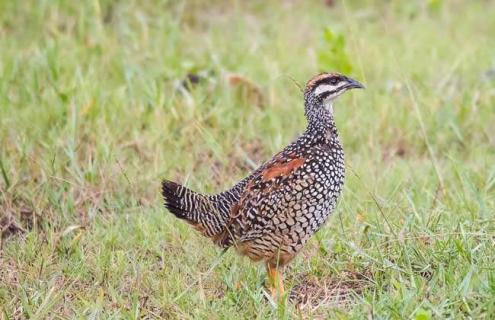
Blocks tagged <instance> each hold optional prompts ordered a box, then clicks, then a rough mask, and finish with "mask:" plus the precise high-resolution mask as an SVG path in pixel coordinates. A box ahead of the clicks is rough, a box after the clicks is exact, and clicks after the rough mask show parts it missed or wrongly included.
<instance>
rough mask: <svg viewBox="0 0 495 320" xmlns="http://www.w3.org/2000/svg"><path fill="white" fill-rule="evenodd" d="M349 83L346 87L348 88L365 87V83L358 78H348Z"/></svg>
mask: <svg viewBox="0 0 495 320" xmlns="http://www.w3.org/2000/svg"><path fill="white" fill-rule="evenodd" d="M347 81H348V84H347V85H346V88H348V89H364V88H365V87H364V86H363V84H362V83H361V82H359V81H357V80H354V79H351V78H347Z"/></svg>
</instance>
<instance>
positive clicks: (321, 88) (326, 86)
mask: <svg viewBox="0 0 495 320" xmlns="http://www.w3.org/2000/svg"><path fill="white" fill-rule="evenodd" d="M334 89H335V86H332V85H329V84H320V85H319V86H318V87H316V89H315V95H316V96H319V95H320V94H322V93H323V92H327V91H332V90H334Z"/></svg>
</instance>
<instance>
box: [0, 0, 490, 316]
mask: <svg viewBox="0 0 495 320" xmlns="http://www.w3.org/2000/svg"><path fill="white" fill-rule="evenodd" d="M0 9H1V10H0V47H1V48H2V49H1V50H0V124H1V126H0V145H1V148H0V169H1V170H0V173H1V176H0V226H1V227H2V237H1V238H2V240H1V249H0V315H1V316H0V319H11V318H33V319H42V318H55V319H58V318H140V317H142V316H145V317H148V318H182V319H184V318H186V319H187V318H208V319H230V318H233V317H239V318H253V317H256V318H260V319H264V318H283V319H285V318H299V317H300V318H314V317H316V318H323V317H329V318H340V319H362V318H366V317H368V318H392V319H405V318H413V319H418V320H419V319H430V318H438V319H442V318H453V319H454V318H455V319H459V318H476V319H481V318H486V319H489V318H493V316H494V315H495V269H494V267H493V266H494V265H495V245H494V244H495V223H494V222H495V218H494V211H495V210H494V209H495V138H494V137H495V131H494V125H493V124H494V123H495V112H494V111H495V109H494V106H495V94H494V92H495V91H494V88H495V79H494V76H493V73H494V71H493V70H494V69H493V68H494V67H495V65H494V63H495V56H494V55H493V48H494V47H495V38H494V37H493V36H492V35H493V33H494V32H495V19H491V17H493V16H495V5H494V3H493V2H481V1H448V2H447V1H419V0H418V1H411V2H408V3H405V2H404V3H402V4H399V3H398V2H397V3H396V2H393V3H389V2H385V1H384V2H375V1H364V0H363V1H343V2H340V1H335V3H334V5H331V6H328V5H325V4H324V1H304V2H303V1H283V2H271V3H265V2H264V1H250V2H243V1H227V0H225V1H221V2H218V3H216V4H207V3H206V2H204V1H187V2H175V1H146V2H142V3H141V2H137V1H122V2H116V1H109V0H108V1H98V0H94V1H85V2H81V3H79V2H74V1H63V0H58V1H36V2H28V1H3V2H0ZM327 28H329V29H328V30H331V32H333V33H335V34H338V35H342V38H343V39H344V40H345V43H335V44H333V43H328V42H327V41H332V40H328V39H326V38H325V37H324V34H325V30H327ZM334 45H335V46H338V48H337V49H336V51H335V52H337V53H338V54H339V55H341V58H342V59H340V58H338V57H337V58H335V57H333V56H332V55H331V54H330V55H329V54H328V52H327V51H328V50H332V46H334ZM337 53H336V54H337ZM329 57H330V58H329ZM334 58H335V59H334ZM339 61H340V62H339ZM342 61H344V62H342ZM341 63H345V68H351V69H352V71H350V74H349V75H351V76H353V77H355V78H356V79H358V80H362V82H363V83H365V85H366V86H367V90H365V91H362V92H357V91H356V92H352V93H350V94H347V95H346V96H345V97H342V98H341V99H340V101H338V103H337V105H336V107H335V117H336V119H337V124H338V127H339V130H340V132H341V137H342V140H343V142H344V146H345V151H346V161H347V172H348V174H347V181H346V186H345V191H344V194H343V197H342V199H341V201H340V203H339V206H338V209H337V211H336V212H335V213H334V215H333V216H332V217H331V219H330V220H329V222H328V223H327V224H326V225H325V227H324V228H323V229H322V230H321V231H320V232H319V233H318V234H317V235H316V236H315V237H314V238H313V239H312V240H311V241H310V242H309V244H308V246H307V247H306V249H305V250H304V251H303V252H302V253H301V254H300V255H299V257H298V258H297V259H296V260H295V261H294V262H293V264H292V266H291V267H290V268H289V270H288V271H287V277H288V278H289V281H288V284H289V286H290V287H297V288H299V289H300V286H302V285H304V283H303V282H302V281H303V280H302V279H303V278H310V279H311V281H312V282H311V283H313V284H315V285H316V286H317V287H318V285H319V284H329V283H330V284H332V283H351V282H352V283H354V284H353V285H347V286H346V288H349V290H348V292H347V294H349V295H350V298H349V299H348V300H349V301H348V303H338V302H337V303H321V305H318V299H321V301H327V300H328V299H327V300H325V299H324V298H328V297H316V302H315V303H310V305H309V306H308V307H306V308H303V309H302V310H298V309H297V308H296V307H295V306H294V304H293V303H284V302H281V303H280V304H279V305H278V306H277V307H276V308H274V307H272V305H271V304H270V303H268V302H267V301H266V300H265V298H264V296H263V289H262V288H263V282H264V277H265V275H264V270H263V268H262V266H261V265H254V264H251V263H249V262H248V261H247V260H246V259H244V258H240V257H238V256H236V255H235V254H234V253H233V252H230V251H229V252H227V253H226V254H225V255H223V256H221V255H220V250H218V249H216V248H214V247H213V245H211V243H209V241H207V240H205V239H203V238H202V237H201V236H199V235H198V234H196V233H195V232H192V231H191V228H190V227H189V226H187V225H185V224H184V223H182V222H180V221H177V220H176V219H174V218H173V217H172V216H171V215H170V214H168V213H167V212H166V211H165V210H164V209H163V208H162V200H161V198H160V193H159V190H160V187H159V185H160V180H161V178H164V177H168V178H171V179H174V180H176V181H180V182H183V183H186V184H187V185H188V186H190V187H191V188H193V189H196V190H199V191H203V192H215V191H219V190H223V189H225V188H227V187H228V186H230V185H232V184H233V183H234V182H236V181H237V180H238V179H240V178H242V177H243V176H245V175H246V174H247V173H248V172H249V171H250V170H252V168H253V166H254V165H255V164H259V163H261V162H262V161H263V160H265V159H268V158H269V157H270V156H271V155H272V154H273V153H274V152H276V151H278V150H280V149H281V148H283V146H284V145H286V144H287V143H289V142H290V141H291V140H292V139H293V138H294V137H295V136H296V135H297V134H298V133H300V132H301V131H302V130H303V129H304V126H305V119H304V116H303V111H302V97H301V93H300V91H299V89H298V87H297V86H296V85H295V84H294V82H293V81H292V80H291V79H295V81H296V82H298V83H299V84H304V82H305V81H306V80H307V79H308V78H309V77H311V76H312V75H313V74H315V73H317V72H318V71H320V70H322V69H325V70H328V69H339V68H340V67H342V65H341ZM348 63H350V66H349V65H347V64H348ZM199 71H206V72H207V73H208V74H209V76H208V79H209V80H206V81H205V82H203V83H201V84H199V85H197V86H195V87H194V89H192V90H191V91H190V93H189V94H187V95H183V94H181V93H180V92H178V91H177V89H176V88H177V86H176V85H177V83H179V82H180V81H181V80H182V79H184V78H185V76H186V75H187V74H188V73H191V72H192V73H197V72H199ZM232 74H238V75H240V77H238V78H239V79H240V80H239V79H238V81H237V82H235V81H234V82H235V83H237V85H233V81H230V84H229V81H228V79H229V77H230V79H231V80H232ZM357 275H360V277H361V278H360V279H361V280H359V281H358V282H356V281H354V280H353V279H356V278H357ZM353 281H354V282H353ZM361 283H362V284H361ZM327 289H328V290H326V291H325V290H323V295H332V294H334V293H335V292H336V291H335V290H334V291H332V290H331V289H332V286H331V285H330V287H328V288H327ZM315 290H316V289H315ZM316 291H318V292H321V291H322V290H319V289H318V290H316ZM316 291H315V292H316ZM310 293H311V292H310Z"/></svg>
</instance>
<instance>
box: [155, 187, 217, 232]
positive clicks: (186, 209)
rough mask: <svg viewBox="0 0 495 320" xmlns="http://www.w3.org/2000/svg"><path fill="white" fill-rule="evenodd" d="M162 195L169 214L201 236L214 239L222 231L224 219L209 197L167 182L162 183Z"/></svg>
mask: <svg viewBox="0 0 495 320" xmlns="http://www.w3.org/2000/svg"><path fill="white" fill-rule="evenodd" d="M162 195H163V199H164V200H165V207H166V208H167V209H168V210H169V211H170V212H171V213H173V214H174V215H175V216H176V217H177V218H179V219H183V220H185V221H186V222H188V223H190V224H191V225H193V226H194V227H195V228H196V229H197V230H198V231H200V232H201V233H202V234H203V235H205V236H207V237H215V236H217V235H218V234H220V233H221V232H222V231H223V229H224V226H225V223H226V222H225V219H224V218H223V217H222V215H221V214H220V213H219V212H218V208H217V206H216V203H215V201H214V199H212V197H211V196H207V195H203V194H200V193H197V192H194V191H192V190H190V189H188V188H186V187H184V186H182V185H180V184H178V183H175V182H172V181H168V180H163V182H162Z"/></svg>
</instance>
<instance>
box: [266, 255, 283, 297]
mask: <svg viewBox="0 0 495 320" xmlns="http://www.w3.org/2000/svg"><path fill="white" fill-rule="evenodd" d="M266 273H267V275H268V285H269V289H270V293H271V295H272V297H273V299H274V300H275V301H277V300H278V297H281V296H282V295H283V294H284V292H285V290H284V279H283V274H282V273H283V272H282V271H280V270H278V269H277V268H276V267H272V266H270V265H269V264H268V263H267V264H266Z"/></svg>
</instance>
